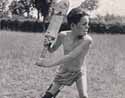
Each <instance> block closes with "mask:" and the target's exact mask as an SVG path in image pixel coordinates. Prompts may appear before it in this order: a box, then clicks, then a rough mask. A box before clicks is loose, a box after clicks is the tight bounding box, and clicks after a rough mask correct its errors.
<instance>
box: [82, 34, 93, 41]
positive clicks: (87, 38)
mask: <svg viewBox="0 0 125 98" xmlns="http://www.w3.org/2000/svg"><path fill="white" fill-rule="evenodd" d="M84 40H86V41H89V42H90V43H92V42H93V39H92V37H91V36H90V35H89V34H86V35H85V36H84Z"/></svg>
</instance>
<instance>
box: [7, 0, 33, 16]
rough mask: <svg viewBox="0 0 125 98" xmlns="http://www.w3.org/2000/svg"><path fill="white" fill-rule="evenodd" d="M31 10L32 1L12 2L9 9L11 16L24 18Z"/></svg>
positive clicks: (20, 0)
mask: <svg viewBox="0 0 125 98" xmlns="http://www.w3.org/2000/svg"><path fill="white" fill-rule="evenodd" d="M31 8H32V0H19V1H16V0H14V1H12V2H11V4H10V6H9V9H10V11H11V13H12V15H21V16H24V14H25V13H27V17H29V13H30V10H31Z"/></svg>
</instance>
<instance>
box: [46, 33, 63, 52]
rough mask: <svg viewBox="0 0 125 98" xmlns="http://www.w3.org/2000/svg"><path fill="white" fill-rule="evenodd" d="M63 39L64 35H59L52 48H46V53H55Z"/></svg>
mask: <svg viewBox="0 0 125 98" xmlns="http://www.w3.org/2000/svg"><path fill="white" fill-rule="evenodd" d="M63 38H64V34H61V33H59V35H58V37H57V39H56V42H55V43H54V44H53V45H52V46H50V47H48V51H49V52H50V53H53V52H54V51H56V50H57V49H58V48H59V47H60V46H61V44H62V40H63Z"/></svg>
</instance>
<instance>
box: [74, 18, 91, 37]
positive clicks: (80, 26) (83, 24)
mask: <svg viewBox="0 0 125 98" xmlns="http://www.w3.org/2000/svg"><path fill="white" fill-rule="evenodd" d="M74 28H75V30H76V31H77V35H84V34H86V33H87V32H88V29H89V16H84V17H82V18H81V20H80V22H79V23H77V24H76V25H75V26H74Z"/></svg>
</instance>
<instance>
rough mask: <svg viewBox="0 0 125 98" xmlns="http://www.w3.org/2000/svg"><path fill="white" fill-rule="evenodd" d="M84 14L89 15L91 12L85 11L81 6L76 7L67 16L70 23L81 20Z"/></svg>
mask: <svg viewBox="0 0 125 98" xmlns="http://www.w3.org/2000/svg"><path fill="white" fill-rule="evenodd" d="M84 16H89V14H88V13H87V12H85V11H82V10H81V9H80V8H74V9H72V10H71V11H70V12H69V14H68V16H67V21H68V24H69V25H71V24H72V23H74V24H77V23H78V22H79V21H80V19H81V18H82V17H84Z"/></svg>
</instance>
